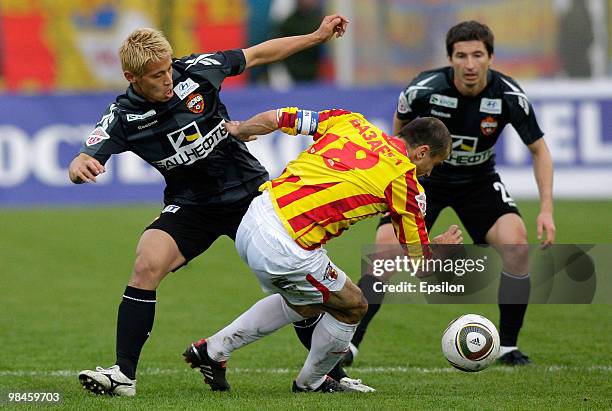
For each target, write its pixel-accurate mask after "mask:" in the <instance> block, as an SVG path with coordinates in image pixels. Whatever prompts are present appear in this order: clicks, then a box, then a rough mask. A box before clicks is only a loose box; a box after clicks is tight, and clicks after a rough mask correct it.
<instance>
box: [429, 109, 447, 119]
mask: <svg viewBox="0 0 612 411" xmlns="http://www.w3.org/2000/svg"><path fill="white" fill-rule="evenodd" d="M431 114H433V115H434V116H438V117H442V118H451V115H450V114H449V113H445V112H443V111H438V110H434V109H433V108H432V109H431Z"/></svg>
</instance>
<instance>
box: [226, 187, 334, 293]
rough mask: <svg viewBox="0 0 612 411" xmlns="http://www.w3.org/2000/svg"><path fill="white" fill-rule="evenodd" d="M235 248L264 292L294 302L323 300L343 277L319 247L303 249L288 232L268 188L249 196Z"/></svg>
mask: <svg viewBox="0 0 612 411" xmlns="http://www.w3.org/2000/svg"><path fill="white" fill-rule="evenodd" d="M236 248H237V249H238V254H240V257H241V258H242V260H244V262H246V263H247V264H248V265H249V267H251V270H253V272H254V273H255V275H256V276H257V278H258V279H259V284H260V285H261V288H262V290H264V292H267V293H279V294H281V295H282V296H283V297H285V299H286V300H287V301H289V302H290V303H291V304H294V305H307V304H320V303H323V302H326V301H327V300H328V298H329V293H330V292H332V291H340V290H341V289H342V287H343V286H344V282H345V281H346V274H345V273H344V272H343V271H342V270H341V269H339V268H338V267H337V266H336V265H335V264H334V263H332V262H331V260H330V259H329V257H327V253H326V251H325V250H324V249H323V248H322V247H319V248H317V249H315V250H311V251H308V250H304V249H303V248H301V247H300V246H299V245H297V243H296V242H295V241H294V240H293V239H292V238H291V236H289V233H287V230H286V229H285V227H284V226H283V223H282V222H281V220H280V219H279V217H278V215H277V214H276V211H275V210H274V206H273V205H272V200H271V199H270V195H269V193H268V191H265V192H264V193H263V194H262V195H260V196H259V197H256V198H255V199H254V200H253V202H252V203H251V206H250V207H249V210H248V211H247V213H246V214H245V216H244V217H243V219H242V222H241V223H240V226H239V227H238V233H237V234H236Z"/></svg>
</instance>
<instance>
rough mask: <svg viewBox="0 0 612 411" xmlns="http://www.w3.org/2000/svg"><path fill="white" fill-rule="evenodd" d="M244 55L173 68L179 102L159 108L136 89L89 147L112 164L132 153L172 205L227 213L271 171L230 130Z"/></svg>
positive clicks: (202, 58)
mask: <svg viewBox="0 0 612 411" xmlns="http://www.w3.org/2000/svg"><path fill="white" fill-rule="evenodd" d="M245 65H246V61H245V58H244V53H243V52H242V50H229V51H224V52H217V53H214V54H192V55H191V56H188V57H183V58H180V59H176V60H174V61H173V62H172V69H173V86H174V96H173V97H172V98H171V99H170V100H169V101H167V102H164V103H151V102H148V101H146V100H145V99H143V98H142V97H140V96H139V95H138V94H136V93H135V92H134V90H133V88H132V87H131V86H130V87H129V88H128V89H127V91H126V93H125V94H122V95H120V96H118V97H117V99H116V101H115V103H113V104H111V105H110V106H109V107H108V109H107V110H106V112H105V113H104V116H103V117H102V119H101V120H100V122H99V123H98V124H97V125H96V127H95V129H94V130H93V131H92V132H91V134H90V135H89V136H88V138H87V139H86V140H85V142H84V143H83V145H82V147H81V152H82V153H86V154H89V155H90V156H92V157H94V158H95V159H97V160H98V161H100V162H101V163H102V164H104V163H105V162H106V161H107V160H108V158H109V157H110V156H111V155H112V154H116V153H121V152H124V151H132V152H134V153H135V154H136V155H138V156H139V157H140V158H142V159H143V160H144V161H146V162H147V163H149V164H150V165H152V166H153V167H155V168H156V169H157V170H158V171H159V172H160V173H161V174H162V175H163V176H164V178H165V180H166V189H165V190H164V202H165V203H166V204H181V205H186V204H197V205H210V206H211V207H220V208H222V207H224V206H226V205H228V204H231V203H235V202H238V201H240V200H243V199H244V198H246V197H248V196H249V195H251V194H252V193H253V192H256V191H257V189H258V187H259V185H260V184H261V183H263V182H264V181H266V180H267V179H268V173H267V172H266V170H265V169H264V167H263V166H262V165H261V164H260V163H259V161H257V159H256V158H255V157H253V155H251V153H249V151H248V150H247V148H246V145H245V144H244V143H243V142H241V141H238V140H236V139H235V138H232V137H231V136H229V135H228V133H227V131H226V130H225V128H224V127H223V123H224V122H225V120H228V119H229V117H228V114H227V110H226V108H225V106H224V105H223V103H221V101H220V100H219V91H220V89H221V83H222V82H223V80H224V79H225V77H227V76H234V75H237V74H240V73H242V71H243V70H244V68H245Z"/></svg>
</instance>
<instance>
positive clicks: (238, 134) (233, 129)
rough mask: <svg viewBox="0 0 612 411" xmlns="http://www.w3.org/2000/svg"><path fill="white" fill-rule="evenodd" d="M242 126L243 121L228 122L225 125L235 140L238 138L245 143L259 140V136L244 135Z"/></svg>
mask: <svg viewBox="0 0 612 411" xmlns="http://www.w3.org/2000/svg"><path fill="white" fill-rule="evenodd" d="M241 124H242V121H226V122H225V123H223V125H224V126H225V129H226V130H227V132H228V133H230V134H231V135H232V136H234V137H235V138H237V139H238V140H240V141H244V142H249V141H255V140H257V136H254V135H248V134H245V133H243V132H242V130H241V127H240V125H241Z"/></svg>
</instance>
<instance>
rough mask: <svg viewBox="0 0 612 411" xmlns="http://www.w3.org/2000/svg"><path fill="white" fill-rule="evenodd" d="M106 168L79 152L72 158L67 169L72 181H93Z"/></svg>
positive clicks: (78, 182)
mask: <svg viewBox="0 0 612 411" xmlns="http://www.w3.org/2000/svg"><path fill="white" fill-rule="evenodd" d="M105 171H106V169H105V168H104V166H103V165H102V164H100V162H99V161H98V160H96V159H95V158H93V157H91V156H89V155H87V154H85V153H81V154H79V155H78V156H76V157H75V158H74V160H72V162H71V163H70V167H69V169H68V175H69V177H70V180H71V181H72V182H73V183H76V184H81V183H95V182H96V177H97V176H99V175H100V174H102V173H104V172H105Z"/></svg>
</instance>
